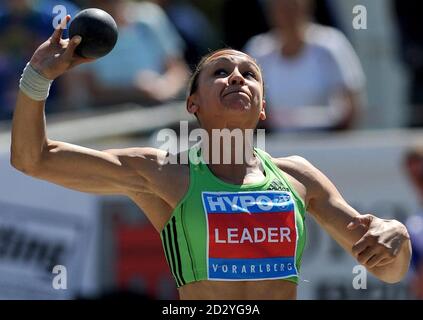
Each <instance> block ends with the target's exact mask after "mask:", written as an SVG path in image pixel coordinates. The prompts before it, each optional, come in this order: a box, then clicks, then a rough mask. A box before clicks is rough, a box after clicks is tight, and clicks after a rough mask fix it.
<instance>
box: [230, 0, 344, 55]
mask: <svg viewBox="0 0 423 320" xmlns="http://www.w3.org/2000/svg"><path fill="white" fill-rule="evenodd" d="M267 1H268V0H244V1H243V2H242V13H243V14H239V7H240V2H239V0H224V2H223V6H222V23H223V35H224V42H225V45H226V46H229V47H231V48H234V49H237V50H241V49H242V48H243V47H244V46H245V44H246V43H247V41H248V40H249V39H250V38H251V37H253V36H255V35H257V34H260V33H264V32H267V31H269V28H270V26H269V23H268V21H267V19H266V17H267V13H268V12H266V10H265V8H266V2H267ZM312 9H313V12H312V16H313V20H315V21H316V22H317V23H321V24H324V25H328V26H332V27H336V28H338V29H340V27H341V24H340V23H339V21H338V19H337V17H336V16H335V14H334V11H335V10H334V8H333V1H331V0H315V4H314V6H313V8H312ZM251 16H254V19H250V20H249V21H248V23H247V24H245V17H251Z"/></svg>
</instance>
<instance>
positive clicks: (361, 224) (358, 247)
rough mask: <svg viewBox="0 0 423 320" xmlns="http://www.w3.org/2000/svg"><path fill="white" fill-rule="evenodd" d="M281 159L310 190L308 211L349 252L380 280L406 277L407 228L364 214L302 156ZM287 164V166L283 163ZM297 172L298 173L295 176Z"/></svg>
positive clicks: (409, 244) (390, 281)
mask: <svg viewBox="0 0 423 320" xmlns="http://www.w3.org/2000/svg"><path fill="white" fill-rule="evenodd" d="M289 159H290V160H286V159H285V160H283V161H281V160H279V163H280V168H281V169H282V170H284V169H285V170H286V168H287V167H288V168H289V169H288V170H290V173H292V172H294V176H296V177H297V178H298V179H299V180H300V181H302V182H303V183H304V184H305V187H306V189H307V192H306V194H307V195H306V199H305V202H306V203H307V204H308V206H307V211H308V212H309V213H310V214H312V216H313V217H314V218H315V219H316V221H317V222H318V223H319V225H320V226H322V227H323V229H325V230H326V231H327V232H328V233H329V235H330V236H331V237H332V238H333V239H335V240H336V241H337V242H338V243H339V244H340V245H341V246H342V247H343V248H344V249H345V250H346V251H347V252H348V253H350V254H351V255H352V256H353V257H354V258H356V259H357V261H358V262H359V263H360V264H362V265H364V266H365V267H366V269H367V270H368V271H369V272H371V273H372V274H374V275H375V276H376V277H377V278H379V279H380V280H382V281H385V282H388V283H395V282H398V281H400V280H401V279H402V278H403V277H404V275H405V274H406V272H407V270H408V267H409V263H410V258H411V243H410V240H409V235H408V232H407V230H406V228H405V226H404V225H403V224H401V223H399V222H398V221H396V220H382V219H379V218H377V217H375V216H372V215H360V213H358V212H357V211H356V210H355V209H354V208H352V207H351V206H350V205H349V204H348V203H347V202H346V201H345V200H344V199H343V197H342V196H341V194H340V193H339V191H338V190H337V189H336V187H335V186H334V185H333V183H332V182H331V181H330V180H329V179H328V178H327V177H326V176H325V175H324V174H323V173H322V172H320V171H319V170H318V169H317V168H315V167H314V166H313V165H311V164H310V163H309V162H308V161H307V160H305V159H303V158H301V157H290V158H289ZM282 162H283V163H282ZM295 172H296V173H295Z"/></svg>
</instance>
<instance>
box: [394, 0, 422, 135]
mask: <svg viewBox="0 0 423 320" xmlns="http://www.w3.org/2000/svg"><path fill="white" fill-rule="evenodd" d="M393 5H394V12H395V15H396V18H397V23H398V31H399V37H400V46H399V47H400V50H401V57H402V59H403V61H404V63H405V64H406V65H407V67H408V70H409V72H410V78H411V84H410V91H409V94H408V96H409V103H410V112H409V120H408V125H409V126H410V127H421V126H423V30H422V21H423V2H422V1H400V0H394V1H393Z"/></svg>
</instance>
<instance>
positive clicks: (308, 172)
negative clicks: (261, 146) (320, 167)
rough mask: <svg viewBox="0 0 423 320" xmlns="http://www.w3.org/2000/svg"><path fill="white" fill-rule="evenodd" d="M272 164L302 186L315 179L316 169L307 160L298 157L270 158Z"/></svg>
mask: <svg viewBox="0 0 423 320" xmlns="http://www.w3.org/2000/svg"><path fill="white" fill-rule="evenodd" d="M271 159H272V161H273V163H274V164H275V165H276V166H277V167H278V168H279V169H280V170H282V171H283V172H286V173H288V174H289V175H291V176H292V177H294V178H295V179H297V180H298V181H300V182H301V183H303V184H306V185H307V184H309V183H311V182H313V181H315V179H316V178H317V175H316V173H317V169H316V167H315V166H314V165H313V164H311V163H310V161H308V160H307V159H305V158H303V157H301V156H299V155H291V156H287V157H280V158H273V157H272V158H271Z"/></svg>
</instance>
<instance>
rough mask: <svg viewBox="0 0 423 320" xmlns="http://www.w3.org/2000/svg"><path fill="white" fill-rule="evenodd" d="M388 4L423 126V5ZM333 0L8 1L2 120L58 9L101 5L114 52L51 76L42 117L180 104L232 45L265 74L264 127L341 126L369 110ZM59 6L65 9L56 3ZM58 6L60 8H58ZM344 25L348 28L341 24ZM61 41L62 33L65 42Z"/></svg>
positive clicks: (414, 111)
mask: <svg viewBox="0 0 423 320" xmlns="http://www.w3.org/2000/svg"><path fill="white" fill-rule="evenodd" d="M391 1H392V13H393V14H392V17H393V18H394V19H396V25H397V26H398V28H397V29H398V34H399V40H400V42H401V45H400V46H399V48H400V52H399V53H398V58H399V59H400V58H401V59H402V61H403V62H404V65H405V66H406V68H407V70H408V72H409V74H410V79H411V84H410V90H409V94H408V96H409V101H408V105H409V106H410V108H409V110H406V111H405V112H406V113H407V114H409V115H410V116H409V119H408V121H407V124H406V125H408V126H414V127H416V126H417V127H419V126H421V125H423V115H422V114H423V111H422V110H423V108H422V105H423V102H422V101H423V95H422V92H423V90H421V86H422V85H423V76H422V75H423V73H422V70H423V58H422V57H423V54H421V52H422V51H423V33H422V31H421V30H422V29H421V28H420V27H419V23H420V21H421V19H420V18H421V15H423V4H421V3H420V2H416V1H413V2H405V1H399V0H391ZM333 2H334V1H333V0H332V1H331V0H315V1H312V0H244V1H242V4H241V3H240V1H236V0H214V1H207V4H206V2H204V1H199V0H185V1H184V0H152V1H131V0H113V1H112V0H5V1H2V2H1V3H0V27H1V28H0V80H1V81H0V120H8V119H11V117H12V114H13V107H14V102H15V98H16V93H17V83H18V81H19V77H20V74H21V72H22V70H23V68H24V66H25V64H26V63H27V62H28V61H29V59H30V57H31V54H32V53H33V51H34V50H35V49H36V48H37V46H38V45H39V44H40V43H42V42H43V41H45V40H46V39H47V38H48V37H49V36H50V34H51V33H52V31H53V24H52V21H53V19H55V17H57V16H58V14H61V13H63V12H62V11H60V10H62V9H60V8H66V12H67V13H68V14H71V15H72V16H75V14H76V13H77V12H78V11H80V10H81V9H84V8H88V7H98V8H101V9H104V10H106V11H108V12H109V13H110V14H111V15H112V16H113V17H114V18H115V20H116V22H117V24H118V28H119V39H118V42H117V45H116V47H115V48H114V50H113V51H112V52H111V53H110V54H108V55H107V56H105V57H103V58H101V59H99V60H97V61H96V62H94V63H91V64H87V65H83V66H81V67H78V68H77V69H75V70H73V71H72V72H69V73H67V74H66V75H64V76H62V77H60V78H59V79H57V80H56V81H55V82H54V84H53V87H52V89H51V94H50V98H49V99H48V101H47V105H46V112H47V113H53V112H63V111H73V110H86V109H93V108H105V107H107V106H113V105H116V104H125V103H137V104H139V105H142V106H144V107H148V106H155V105H160V104H162V103H165V102H168V101H172V100H182V99H184V97H185V94H186V93H185V89H186V85H187V81H188V78H189V75H190V71H192V70H193V69H194V68H195V65H196V63H197V62H198V61H199V59H200V58H201V56H202V55H204V54H206V53H208V52H209V51H211V50H214V49H218V48H222V47H231V48H234V49H238V50H243V51H245V52H247V53H249V54H250V55H251V56H253V57H254V58H255V59H256V60H257V61H258V63H259V65H260V66H261V67H262V69H263V74H264V82H265V86H266V87H265V90H266V100H267V112H268V114H269V117H268V120H266V122H264V123H263V124H262V125H263V127H265V128H266V129H268V130H271V131H303V130H347V129H351V128H354V127H357V123H358V122H359V121H360V118H361V117H363V116H366V115H365V114H364V115H363V107H365V104H366V92H365V91H366V79H365V72H364V71H363V68H362V66H361V62H360V60H359V58H358V57H357V54H356V52H355V50H354V48H353V46H352V45H351V43H350V41H349V40H348V38H347V37H346V35H345V33H344V32H343V31H342V26H343V24H342V23H340V21H339V20H340V18H339V16H338V15H337V14H336V10H334V6H333ZM58 6H62V7H58ZM58 8H59V9H58ZM344 25H345V24H344ZM66 36H67V34H66V32H65V37H66Z"/></svg>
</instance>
